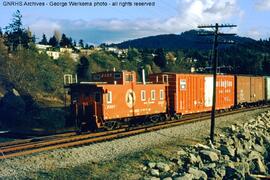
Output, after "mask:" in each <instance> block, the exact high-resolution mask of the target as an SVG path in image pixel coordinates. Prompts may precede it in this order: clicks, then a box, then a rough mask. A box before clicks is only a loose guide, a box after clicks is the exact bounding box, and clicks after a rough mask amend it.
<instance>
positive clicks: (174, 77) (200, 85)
mask: <svg viewBox="0 0 270 180" xmlns="http://www.w3.org/2000/svg"><path fill="white" fill-rule="evenodd" d="M149 80H150V81H153V82H157V83H168V85H169V88H168V93H169V94H168V96H169V97H168V101H169V110H170V112H171V113H177V114H189V113H198V112H204V111H210V110H211V107H212V96H213V76H211V75H207V74H177V73H159V74H151V75H150V76H149ZM216 92H217V96H216V97H217V101H216V102H217V103H216V109H227V108H231V107H232V106H233V105H234V76H230V75H218V76H217V91H216Z"/></svg>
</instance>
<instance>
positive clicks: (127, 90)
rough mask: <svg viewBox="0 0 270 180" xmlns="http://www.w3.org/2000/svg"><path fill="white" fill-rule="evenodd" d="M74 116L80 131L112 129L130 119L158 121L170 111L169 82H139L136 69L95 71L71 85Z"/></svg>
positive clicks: (72, 112) (72, 114) (72, 113)
mask: <svg viewBox="0 0 270 180" xmlns="http://www.w3.org/2000/svg"><path fill="white" fill-rule="evenodd" d="M68 87H69V89H70V95H71V106H70V107H71V116H72V119H73V120H75V122H76V125H77V127H78V129H79V130H82V131H89V130H90V131H91V130H95V129H98V128H107V129H112V128H116V127H117V126H119V124H121V123H129V122H130V121H131V120H132V121H134V120H137V121H138V120H139V121H144V120H151V121H155V120H158V119H160V118H165V115H166V112H167V108H168V107H167V97H166V94H167V92H166V91H167V89H166V88H167V84H166V83H160V82H157V83H146V82H145V81H143V82H137V76H136V73H135V72H134V71H132V72H130V71H118V72H117V71H107V72H100V73H94V74H92V81H91V82H79V83H73V84H70V85H69V86H68Z"/></svg>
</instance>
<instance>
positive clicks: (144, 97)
mask: <svg viewBox="0 0 270 180" xmlns="http://www.w3.org/2000/svg"><path fill="white" fill-rule="evenodd" d="M145 100H146V96H145V90H141V101H145Z"/></svg>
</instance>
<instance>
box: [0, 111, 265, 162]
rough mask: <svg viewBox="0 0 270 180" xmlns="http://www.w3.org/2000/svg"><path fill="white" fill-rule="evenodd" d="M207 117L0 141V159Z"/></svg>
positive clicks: (224, 114)
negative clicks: (81, 133) (78, 133)
mask: <svg viewBox="0 0 270 180" xmlns="http://www.w3.org/2000/svg"><path fill="white" fill-rule="evenodd" d="M268 107H269V106H263V107H260V108H261V109H262V108H268ZM255 109H258V107H253V108H248V109H247V108H245V109H238V110H234V111H228V112H223V113H217V115H216V117H222V116H228V115H232V114H237V113H242V112H248V111H253V110H255ZM209 118H210V114H209V113H204V114H194V115H188V116H185V117H183V118H182V119H180V120H173V121H164V122H160V123H157V124H154V125H145V126H141V127H136V128H121V129H117V130H112V131H105V132H96V133H89V134H83V135H76V133H64V134H59V135H53V136H48V137H45V138H43V139H42V138H39V139H37V138H34V139H26V140H20V141H16V142H7V143H0V159H6V158H12V157H18V156H24V155H29V154H33V153H38V152H43V151H49V150H54V149H59V148H67V147H75V146H82V145H87V144H90V143H96V142H101V141H106V140H112V139H116V138H121V137H127V136H132V135H136V134H140V133H145V132H150V131H156V130H160V129H164V128H169V127H173V126H178V125H181V124H187V123H194V122H198V121H205V120H209Z"/></svg>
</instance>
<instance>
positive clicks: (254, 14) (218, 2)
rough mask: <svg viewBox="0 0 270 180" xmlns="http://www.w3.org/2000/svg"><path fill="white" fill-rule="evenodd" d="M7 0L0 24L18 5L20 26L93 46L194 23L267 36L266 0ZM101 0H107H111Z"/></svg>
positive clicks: (269, 5)
mask: <svg viewBox="0 0 270 180" xmlns="http://www.w3.org/2000/svg"><path fill="white" fill-rule="evenodd" d="M8 1H11V0H1V4H0V14H1V15H0V27H2V28H3V27H5V26H6V25H8V23H9V22H10V21H11V18H12V14H13V13H14V12H15V11H16V10H17V9H18V10H20V11H21V14H22V15H23V24H24V26H25V27H29V28H30V30H31V31H32V32H33V33H34V34H35V35H36V36H37V37H40V36H41V35H42V33H45V34H46V35H47V37H50V36H52V34H53V32H54V31H55V30H57V31H60V32H61V33H65V34H66V35H68V36H71V37H72V38H73V39H75V40H77V41H78V40H79V39H83V40H84V41H85V42H88V43H93V44H99V43H103V42H106V43H111V42H121V41H124V40H129V39H134V38H139V37H145V36H151V35H157V34H168V33H176V34H179V33H181V32H183V31H186V30H190V29H194V28H196V27H197V25H200V24H212V23H215V22H219V23H231V24H237V25H238V27H237V28H234V29H229V30H226V32H228V31H234V32H236V33H237V34H238V35H240V36H248V37H252V38H254V39H259V38H263V39H264V38H269V37H270V31H269V30H270V25H269V23H268V22H269V21H268V20H269V19H270V0H170V1H169V0H127V1H128V2H135V1H136V2H155V6H152V7H111V6H109V7H76V8H75V7H51V6H46V7H20V6H15V7H14V6H4V2H8ZM25 1H27V2H29V1H31V0H25ZM25 1H22V2H25ZM32 1H33V2H46V3H49V2H51V1H50V0H32ZM60 1H61V0H58V1H56V0H54V2H60ZM73 1H76V2H79V1H87V0H73ZM90 1H92V2H95V1H97V2H101V0H88V2H90ZM104 1H105V2H108V3H111V2H115V1H117V0H114V1H113V0H104ZM123 1H124V0H118V2H123ZM62 2H67V1H66V0H62Z"/></svg>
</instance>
